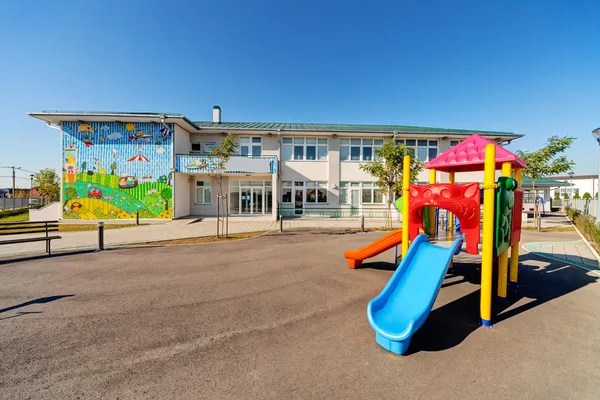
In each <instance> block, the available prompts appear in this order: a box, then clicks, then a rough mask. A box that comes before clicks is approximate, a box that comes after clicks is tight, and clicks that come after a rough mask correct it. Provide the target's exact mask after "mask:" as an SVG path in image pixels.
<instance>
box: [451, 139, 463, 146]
mask: <svg viewBox="0 0 600 400" xmlns="http://www.w3.org/2000/svg"><path fill="white" fill-rule="evenodd" d="M460 142H462V140H451V141H450V147H454V146H457V145H458V144H459V143H460Z"/></svg>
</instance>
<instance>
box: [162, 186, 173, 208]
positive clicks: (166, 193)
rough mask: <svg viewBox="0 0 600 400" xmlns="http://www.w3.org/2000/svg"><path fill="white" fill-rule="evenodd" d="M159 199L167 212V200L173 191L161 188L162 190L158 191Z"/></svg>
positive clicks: (169, 187) (169, 188)
mask: <svg viewBox="0 0 600 400" xmlns="http://www.w3.org/2000/svg"><path fill="white" fill-rule="evenodd" d="M160 197H162V198H163V200H164V201H165V211H169V200H171V197H173V189H171V186H168V187H166V188H163V190H161V191H160Z"/></svg>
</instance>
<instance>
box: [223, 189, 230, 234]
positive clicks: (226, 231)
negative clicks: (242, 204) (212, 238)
mask: <svg viewBox="0 0 600 400" xmlns="http://www.w3.org/2000/svg"><path fill="white" fill-rule="evenodd" d="M223 202H224V203H225V205H224V206H223V207H224V213H225V237H226V238H228V237H229V204H228V203H229V199H228V198H227V195H225V198H224V199H223Z"/></svg>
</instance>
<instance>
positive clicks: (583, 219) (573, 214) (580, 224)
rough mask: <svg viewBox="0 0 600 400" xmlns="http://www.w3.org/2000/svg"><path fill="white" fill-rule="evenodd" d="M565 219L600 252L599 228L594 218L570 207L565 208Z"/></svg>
mask: <svg viewBox="0 0 600 400" xmlns="http://www.w3.org/2000/svg"><path fill="white" fill-rule="evenodd" d="M565 211H566V212H567V217H569V219H570V220H571V221H573V223H574V224H575V226H576V227H577V229H579V232H581V234H582V235H583V236H584V237H585V238H586V239H587V240H588V241H589V242H590V243H591V244H592V246H594V248H595V249H596V250H597V251H600V227H598V225H597V224H596V218H594V217H592V216H590V215H587V214H583V213H581V211H579V210H576V209H574V208H571V207H567V208H565Z"/></svg>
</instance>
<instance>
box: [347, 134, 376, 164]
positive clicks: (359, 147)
mask: <svg viewBox="0 0 600 400" xmlns="http://www.w3.org/2000/svg"><path fill="white" fill-rule="evenodd" d="M382 146H383V139H373V138H342V139H340V161H355V162H356V161H359V162H360V161H371V160H373V159H374V158H375V149H378V148H381V147H382Z"/></svg>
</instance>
